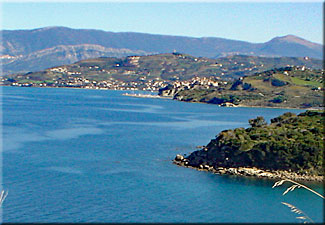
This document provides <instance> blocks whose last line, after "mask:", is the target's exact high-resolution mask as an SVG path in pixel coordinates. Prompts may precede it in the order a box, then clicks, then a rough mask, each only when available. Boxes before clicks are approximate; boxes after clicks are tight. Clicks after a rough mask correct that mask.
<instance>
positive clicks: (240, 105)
mask: <svg viewBox="0 0 325 225" xmlns="http://www.w3.org/2000/svg"><path fill="white" fill-rule="evenodd" d="M0 87H16V86H11V85H0ZM23 88H29V87H23ZM32 88H68V89H83V90H112V91H128V90H123V89H121V90H120V89H109V88H80V87H49V86H46V87H32ZM135 91H141V90H135ZM122 95H125V96H130V97H138V98H160V99H171V100H176V101H180V102H186V103H201V104H209V105H216V104H211V103H207V102H192V101H181V100H177V99H173V97H167V96H160V95H150V94H148V95H142V94H129V93H125V94H122ZM217 106H219V107H227V106H220V105H217ZM227 108H231V107H227ZM234 108H268V109H300V110H324V108H314V107H311V108H299V107H270V106H252V105H242V104H239V105H237V106H236V107H234Z"/></svg>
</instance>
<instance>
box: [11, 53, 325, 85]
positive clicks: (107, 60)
mask: <svg viewBox="0 0 325 225" xmlns="http://www.w3.org/2000/svg"><path fill="white" fill-rule="evenodd" d="M288 64H290V65H296V66H300V65H304V66H306V67H308V68H312V69H320V68H322V61H321V60H318V59H308V60H305V59H304V58H299V57H279V58H267V57H255V56H244V55H234V56H228V57H223V58H218V59H210V58H203V57H194V56H190V55H187V54H181V53H166V54H157V55H149V56H129V57H124V58H116V57H100V58H95V59H87V60H82V61H79V62H76V63H73V64H70V65H62V66H58V67H53V68H49V69H47V70H44V71H39V72H30V73H26V74H13V75H8V76H7V77H8V78H12V79H15V80H16V81H17V82H20V83H21V82H24V83H33V81H43V80H57V79H60V78H61V79H67V78H68V77H82V78H85V79H88V80H90V81H103V80H108V79H110V78H113V79H117V80H121V81H126V82H128V81H137V80H139V79H143V78H144V77H145V79H156V78H159V79H160V80H166V81H175V80H188V79H191V78H193V77H197V76H198V77H211V76H214V77H220V78H224V79H232V78H238V77H241V76H250V75H253V74H255V73H257V72H262V71H265V70H268V69H273V68H277V67H284V66H286V65H288Z"/></svg>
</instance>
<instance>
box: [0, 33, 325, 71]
mask: <svg viewBox="0 0 325 225" xmlns="http://www.w3.org/2000/svg"><path fill="white" fill-rule="evenodd" d="M1 34H2V37H3V39H2V43H1V46H0V48H1V51H2V54H1V55H2V56H1V63H2V65H3V74H9V73H17V72H28V71H38V70H43V69H46V68H49V67H53V66H58V65H63V64H70V63H74V62H76V61H79V60H83V59H88V58H96V57H101V56H108V57H111V56H114V57H124V56H130V55H149V54H158V53H170V52H173V51H175V50H176V51H177V52H181V53H186V54H190V55H193V56H202V57H209V58H218V57H221V56H227V55H233V54H244V55H254V56H268V57H270V56H271V57H279V56H289V57H305V56H308V57H312V58H318V59H321V58H322V48H323V46H322V45H320V44H317V43H313V42H310V41H307V40H304V39H302V38H300V37H297V36H293V35H287V36H284V37H275V38H273V39H272V40H270V41H268V42H265V43H250V42H245V41H238V40H229V39H225V38H216V37H202V38H194V37H184V36H171V35H155V34H146V33H134V32H119V33H115V32H107V31H102V30H91V29H71V28H68V27H45V28H40V29H33V30H3V31H1Z"/></svg>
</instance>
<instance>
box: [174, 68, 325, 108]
mask: <svg viewBox="0 0 325 225" xmlns="http://www.w3.org/2000/svg"><path fill="white" fill-rule="evenodd" d="M322 77H323V71H321V70H304V71H302V70H301V69H299V68H297V67H293V68H291V67H290V68H289V67H288V68H286V69H273V70H270V71H265V72H262V73H257V74H255V75H253V76H247V77H244V78H243V80H242V84H241V85H238V86H237V87H235V88H234V85H233V84H234V83H231V84H228V85H227V86H225V87H224V89H223V90H221V89H220V88H215V89H200V88H198V89H191V90H183V91H180V92H178V93H177V94H176V96H175V98H176V99H181V100H183V101H193V102H207V103H216V104H218V103H220V102H222V101H223V102H232V103H235V104H241V105H247V106H264V107H293V108H307V107H320V106H322V104H323V92H322V91H321V90H317V88H318V87H323V83H322ZM243 84H246V85H247V84H248V85H251V87H250V88H249V89H247V90H243Z"/></svg>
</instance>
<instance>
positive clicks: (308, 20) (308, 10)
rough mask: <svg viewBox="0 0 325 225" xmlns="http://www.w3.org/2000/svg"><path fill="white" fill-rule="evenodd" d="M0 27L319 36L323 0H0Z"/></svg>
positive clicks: (257, 38)
mask: <svg viewBox="0 0 325 225" xmlns="http://www.w3.org/2000/svg"><path fill="white" fill-rule="evenodd" d="M0 1H1V0H0ZM1 12H2V13H1V16H2V18H1V23H0V26H1V29H8V30H16V29H35V28H41V27H47V26H66V27H70V28H86V29H100V30H105V31H113V32H141V33H151V34H167V35H177V36H190V37H221V38H228V39H234V40H242V41H248V42H253V43H262V42H266V41H269V40H270V39H272V38H274V37H277V36H285V35H288V34H292V35H296V36H299V37H301V38H304V39H307V40H309V41H312V42H316V43H322V42H323V23H322V22H323V2H322V1H314V2H307V3H303V2H282V1H273V2H270V1H263V2H254V1H247V2H242V1H239V2H220V1H206V2H202V1H196V2H195V1H194V2H193V1H187V2H180V1H178V2H177V1H174V2H168V1H167V2H166V1H165V2H163V1H160V2H156V1H147V2H144V1H142V2H135V1H133V2H132V0H131V1H130V0H129V1H128V2H125V1H99V2H95V3H93V2H81V1H79V2H73V0H72V1H66V2H65V1H62V0H61V1H60V0H57V2H51V1H45V2H37V0H36V2H35V1H34V2H31V1H26V0H25V1H24V0H20V1H12V0H11V1H9V0H7V1H6V0H2V2H1Z"/></svg>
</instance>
